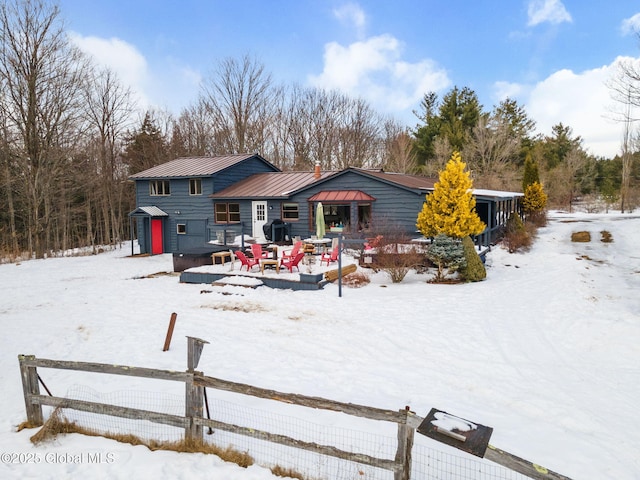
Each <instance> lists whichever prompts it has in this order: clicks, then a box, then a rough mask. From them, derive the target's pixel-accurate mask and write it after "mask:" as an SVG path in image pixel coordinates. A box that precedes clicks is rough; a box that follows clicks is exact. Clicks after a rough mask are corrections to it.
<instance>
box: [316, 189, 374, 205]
mask: <svg viewBox="0 0 640 480" xmlns="http://www.w3.org/2000/svg"><path fill="white" fill-rule="evenodd" d="M309 201H310V202H327V203H329V202H374V201H375V198H373V197H372V196H371V195H367V194H366V193H364V192H361V191H360V190H323V191H322V192H318V193H316V194H315V195H314V196H313V197H311V198H310V199H309Z"/></svg>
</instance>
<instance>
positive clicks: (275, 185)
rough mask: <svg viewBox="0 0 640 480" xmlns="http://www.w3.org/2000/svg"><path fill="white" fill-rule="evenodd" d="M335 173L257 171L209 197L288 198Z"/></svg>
mask: <svg viewBox="0 0 640 480" xmlns="http://www.w3.org/2000/svg"><path fill="white" fill-rule="evenodd" d="M333 173H335V172H322V173H321V174H320V178H316V177H315V175H314V172H270V173H257V174H255V175H252V176H250V177H249V178H246V179H244V180H241V181H240V182H238V183H236V184H233V185H231V186H229V187H227V188H225V189H224V190H221V191H219V192H217V193H214V194H212V195H209V197H210V198H287V197H289V196H290V195H291V194H292V193H294V192H296V191H297V190H299V189H301V188H303V187H306V186H307V185H310V184H312V183H313V182H317V181H319V180H321V179H324V178H327V177H329V176H330V175H332V174H333Z"/></svg>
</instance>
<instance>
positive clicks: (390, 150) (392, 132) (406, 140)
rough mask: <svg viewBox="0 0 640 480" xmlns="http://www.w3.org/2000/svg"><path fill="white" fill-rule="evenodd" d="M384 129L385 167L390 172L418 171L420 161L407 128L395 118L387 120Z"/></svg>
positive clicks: (410, 172) (411, 172)
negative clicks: (417, 158)
mask: <svg viewBox="0 0 640 480" xmlns="http://www.w3.org/2000/svg"><path fill="white" fill-rule="evenodd" d="M384 131H385V137H384V151H383V153H382V155H383V159H384V164H383V166H384V169H385V170H387V171H390V172H398V173H409V174H413V173H416V171H417V166H418V162H417V160H416V155H415V152H414V150H413V140H412V139H411V136H410V135H409V132H408V131H407V129H406V128H404V127H402V126H401V125H400V124H398V123H397V122H395V121H393V120H387V121H386V122H385V123H384Z"/></svg>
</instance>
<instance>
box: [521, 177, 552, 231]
mask: <svg viewBox="0 0 640 480" xmlns="http://www.w3.org/2000/svg"><path fill="white" fill-rule="evenodd" d="M522 206H523V207H524V211H525V213H526V214H527V220H528V221H529V222H531V223H533V224H534V225H538V226H542V225H544V224H545V223H546V215H545V207H546V206H547V194H546V193H545V192H544V188H542V184H541V183H540V182H533V183H532V184H531V185H529V186H528V187H527V188H526V190H525V191H524V199H523V201H522Z"/></svg>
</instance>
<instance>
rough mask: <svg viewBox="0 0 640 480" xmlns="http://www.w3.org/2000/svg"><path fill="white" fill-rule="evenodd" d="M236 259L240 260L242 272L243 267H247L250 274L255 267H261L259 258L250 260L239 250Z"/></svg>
mask: <svg viewBox="0 0 640 480" xmlns="http://www.w3.org/2000/svg"><path fill="white" fill-rule="evenodd" d="M236 257H238V259H239V260H240V270H242V267H247V272H248V271H250V270H251V269H252V268H253V267H255V266H256V265H258V266H260V259H259V258H257V259H256V258H249V257H247V256H246V255H245V254H244V252H242V251H241V250H238V251H237V252H236Z"/></svg>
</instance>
